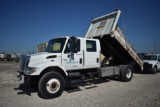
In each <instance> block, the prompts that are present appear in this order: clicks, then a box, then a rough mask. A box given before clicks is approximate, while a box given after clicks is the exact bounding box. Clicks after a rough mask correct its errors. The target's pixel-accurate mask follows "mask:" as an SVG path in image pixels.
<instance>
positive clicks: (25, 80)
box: [17, 71, 31, 85]
mask: <svg viewBox="0 0 160 107" xmlns="http://www.w3.org/2000/svg"><path fill="white" fill-rule="evenodd" d="M17 72H18V75H17V77H18V79H19V83H20V84H27V85H30V84H31V77H30V76H29V75H26V74H24V73H23V72H21V71H17Z"/></svg>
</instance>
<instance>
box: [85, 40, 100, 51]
mask: <svg viewBox="0 0 160 107" xmlns="http://www.w3.org/2000/svg"><path fill="white" fill-rule="evenodd" d="M86 50H87V52H96V51H97V47H96V41H92V40H86Z"/></svg>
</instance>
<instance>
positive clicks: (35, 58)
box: [29, 52, 61, 65]
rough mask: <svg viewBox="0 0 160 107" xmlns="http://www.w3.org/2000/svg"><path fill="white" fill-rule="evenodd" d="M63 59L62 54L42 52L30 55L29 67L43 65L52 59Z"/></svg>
mask: <svg viewBox="0 0 160 107" xmlns="http://www.w3.org/2000/svg"><path fill="white" fill-rule="evenodd" d="M59 58H61V53H49V52H41V53H35V54H32V55H30V61H29V65H34V64H36V63H41V62H44V61H47V60H51V59H55V60H56V59H57V60H58V59H59Z"/></svg>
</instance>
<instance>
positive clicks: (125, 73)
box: [120, 65, 133, 82]
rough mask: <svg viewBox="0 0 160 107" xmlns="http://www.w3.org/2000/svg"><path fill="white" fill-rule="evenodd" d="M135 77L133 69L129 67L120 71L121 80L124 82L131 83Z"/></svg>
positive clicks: (124, 67)
mask: <svg viewBox="0 0 160 107" xmlns="http://www.w3.org/2000/svg"><path fill="white" fill-rule="evenodd" d="M132 77H133V70H132V67H131V66H129V65H124V66H123V67H122V69H121V71H120V78H121V81H123V82H129V81H130V80H131V79H132Z"/></svg>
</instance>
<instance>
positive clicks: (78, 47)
mask: <svg viewBox="0 0 160 107" xmlns="http://www.w3.org/2000/svg"><path fill="white" fill-rule="evenodd" d="M69 52H70V39H69V40H68V42H67V44H66V48H65V50H64V53H69ZM77 52H80V39H78V40H77Z"/></svg>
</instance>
